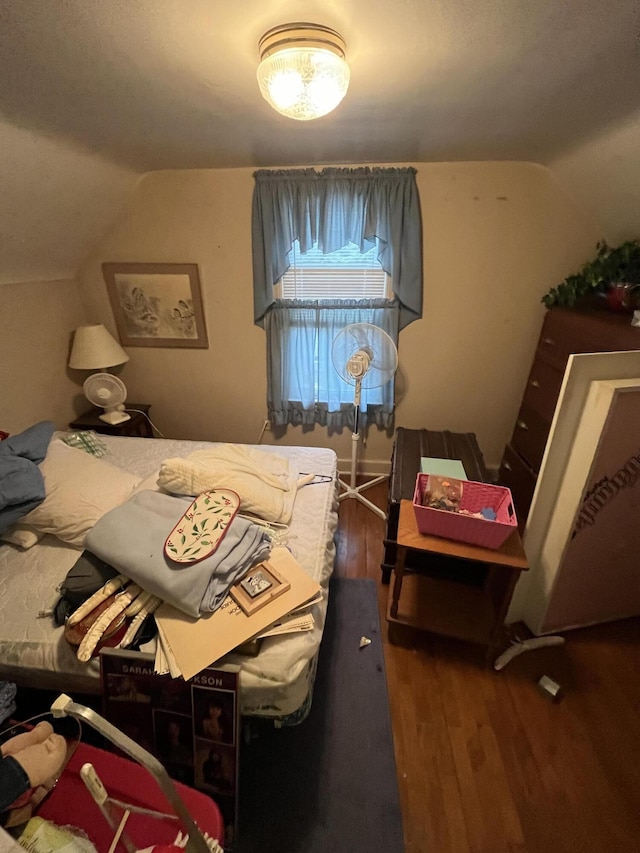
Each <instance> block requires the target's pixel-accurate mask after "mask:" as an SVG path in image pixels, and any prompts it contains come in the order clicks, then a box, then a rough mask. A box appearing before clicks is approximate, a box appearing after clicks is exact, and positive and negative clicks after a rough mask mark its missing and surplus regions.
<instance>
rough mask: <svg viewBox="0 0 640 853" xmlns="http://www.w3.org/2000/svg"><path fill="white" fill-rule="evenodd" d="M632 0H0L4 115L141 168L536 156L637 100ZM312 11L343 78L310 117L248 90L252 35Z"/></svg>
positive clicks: (603, 123)
mask: <svg viewBox="0 0 640 853" xmlns="http://www.w3.org/2000/svg"><path fill="white" fill-rule="evenodd" d="M638 8H639V4H638V2H637V0H606V2H605V0H431V1H430V2H428V0H394V2H392V0H367V2H365V0H309V2H299V0H235V2H231V0H0V115H3V116H4V118H5V120H6V121H7V122H9V123H10V124H12V125H14V126H18V127H21V128H24V129H28V130H31V131H35V132H37V133H39V134H42V135H44V136H46V137H49V138H53V139H59V140H60V141H66V142H68V143H71V144H72V145H73V146H74V147H76V148H77V147H80V148H82V149H84V150H85V151H86V152H87V153H92V154H97V155H100V156H101V157H106V158H108V159H109V160H111V161H113V162H114V163H117V164H119V165H121V166H125V167H127V168H131V169H134V170H135V171H138V172H143V171H148V170H154V169H186V168H224V167H237V166H251V167H253V166H277V165H285V164H286V165H299V164H311V163H355V162H357V163H363V162H373V163H383V162H428V161H451V160H500V159H518V160H532V161H536V162H540V163H548V162H550V161H551V160H553V159H554V158H558V157H561V156H562V155H563V154H564V153H565V152H567V151H568V150H570V149H572V148H574V147H576V146H577V145H580V144H583V143H585V142H587V141H588V139H589V138H591V137H593V136H597V135H598V134H599V133H601V132H602V131H603V129H604V128H606V127H608V126H614V125H616V124H617V123H621V122H624V120H625V119H626V118H627V117H628V116H630V115H631V114H632V113H634V112H637V111H638V109H639V108H640V85H639V84H640V74H639V71H640V60H639V52H638V41H637V38H638ZM291 21H312V22H316V23H321V24H326V25H327V26H330V27H333V28H334V29H337V30H338V31H339V32H340V33H341V34H342V35H343V37H344V38H345V40H346V42H347V60H348V62H349V64H350V66H351V86H350V89H349V92H348V93H347V96H346V98H345V99H344V101H343V102H342V104H341V105H340V106H339V107H338V109H337V110H336V111H335V112H334V113H332V114H330V115H328V116H326V117H324V118H321V119H317V120H316V121H313V122H295V121H292V120H290V119H287V118H284V117H283V116H280V115H278V114H277V113H275V112H274V111H273V110H272V109H271V108H270V107H269V106H268V105H267V104H266V102H264V101H263V100H262V98H261V96H260V94H259V91H258V87H257V83H256V79H255V69H256V66H257V62H258V51H257V43H258V39H259V37H260V36H261V35H262V33H263V32H265V31H266V30H267V29H269V28H270V27H272V26H275V25H277V24H282V23H287V22H291Z"/></svg>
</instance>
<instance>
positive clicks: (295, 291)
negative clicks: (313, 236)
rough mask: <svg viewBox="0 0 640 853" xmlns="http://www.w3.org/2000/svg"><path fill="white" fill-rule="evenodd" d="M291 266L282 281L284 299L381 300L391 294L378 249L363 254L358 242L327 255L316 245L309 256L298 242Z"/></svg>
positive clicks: (291, 258)
mask: <svg viewBox="0 0 640 853" xmlns="http://www.w3.org/2000/svg"><path fill="white" fill-rule="evenodd" d="M289 261H290V263H291V267H290V268H289V270H288V271H287V272H286V273H285V274H284V276H283V277H282V279H281V281H280V285H281V296H282V298H283V299H379V298H384V297H385V296H386V295H387V287H388V284H387V274H386V273H385V271H384V270H383V269H382V267H381V266H380V263H379V262H378V259H377V257H376V253H375V247H372V248H371V249H369V251H367V252H364V253H361V252H360V250H359V249H358V247H357V246H356V245H355V243H349V244H348V245H347V246H344V247H343V248H342V249H339V250H338V251H337V252H330V253H329V254H326V255H325V254H323V253H322V252H321V251H319V249H318V247H317V245H314V246H313V248H312V249H310V250H309V251H308V252H306V253H305V254H302V253H301V252H300V245H299V243H298V241H297V240H296V242H295V243H294V244H293V247H292V249H291V252H290V253H289Z"/></svg>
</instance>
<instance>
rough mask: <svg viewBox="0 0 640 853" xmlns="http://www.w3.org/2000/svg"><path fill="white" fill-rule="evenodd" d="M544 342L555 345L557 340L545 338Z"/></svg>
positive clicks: (549, 345)
mask: <svg viewBox="0 0 640 853" xmlns="http://www.w3.org/2000/svg"><path fill="white" fill-rule="evenodd" d="M542 343H543V344H546V345H547V346H548V347H554V346H555V345H556V342H555V341H554V340H553V338H543V339H542Z"/></svg>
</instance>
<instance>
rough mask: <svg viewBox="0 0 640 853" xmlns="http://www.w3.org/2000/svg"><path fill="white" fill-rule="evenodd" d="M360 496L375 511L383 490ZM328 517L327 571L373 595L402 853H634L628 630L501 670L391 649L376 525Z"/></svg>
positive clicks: (635, 791) (634, 750) (634, 628)
mask: <svg viewBox="0 0 640 853" xmlns="http://www.w3.org/2000/svg"><path fill="white" fill-rule="evenodd" d="M366 496H367V497H368V498H369V499H371V500H373V502H374V503H376V504H377V505H378V506H381V507H384V506H385V502H386V497H387V485H386V483H383V484H380V485H379V486H375V487H373V488H372V489H370V490H367V493H366ZM339 515H340V521H339V527H338V531H337V534H336V546H337V556H336V565H335V571H336V573H337V574H338V575H340V576H346V577H370V578H374V579H375V580H376V584H377V589H378V606H379V612H380V618H381V625H382V636H381V640H382V643H383V649H384V655H385V665H386V673H387V683H388V690H389V705H390V711H391V719H392V725H393V732H394V743H395V750H396V766H397V775H398V785H399V791H400V800H401V806H402V814H403V822H404V835H405V848H406V851H407V853H478V852H479V851H481V852H482V853H485V851H486V853H502V851H505V853H550V851H553V853H578V851H579V853H586V852H587V851H588V853H600V851H602V853H632V851H633V853H638V851H640V841H639V839H640V678H639V677H638V673H639V672H640V618H633V619H626V620H621V621H619V622H615V623H610V624H608V625H597V626H593V627H591V628H585V629H579V630H574V631H569V632H566V635H565V636H566V644H565V645H564V646H558V647H553V648H546V649H539V650H537V651H535V652H528V653H525V654H523V655H521V656H519V657H517V658H515V659H513V660H512V661H511V662H510V663H509V664H508V665H507V667H506V668H505V669H504V670H502V671H501V672H496V671H495V670H493V669H492V667H490V666H486V665H485V662H484V651H483V649H482V647H480V646H474V645H472V644H470V643H464V642H462V641H457V640H452V639H447V638H442V637H436V636H435V635H431V634H428V633H426V632H415V631H412V630H411V629H405V628H402V631H401V633H400V635H397V636H396V638H395V639H396V640H397V642H399V643H401V644H400V645H398V644H395V643H392V642H390V639H389V634H388V631H387V626H386V605H387V597H388V590H389V587H388V586H385V585H383V584H382V583H381V580H380V562H381V559H382V553H383V549H382V538H383V537H384V529H385V525H384V522H382V520H381V519H379V518H378V516H377V515H375V514H374V513H373V512H371V511H370V510H369V509H367V508H366V507H364V506H363V505H362V504H360V502H359V501H356V500H355V499H347V500H345V501H343V502H342V503H341V504H340V511H339ZM394 627H397V626H394ZM401 627H402V626H401ZM545 674H546V675H548V676H549V677H551V678H553V679H554V680H555V681H557V682H558V683H559V684H560V685H561V687H562V698H561V700H560V701H559V702H557V703H554V702H551V701H550V700H549V699H547V698H545V696H543V695H542V693H541V692H540V690H539V689H538V687H537V683H538V681H539V679H540V677H541V676H542V675H545Z"/></svg>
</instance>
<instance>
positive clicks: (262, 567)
mask: <svg viewBox="0 0 640 853" xmlns="http://www.w3.org/2000/svg"><path fill="white" fill-rule="evenodd" d="M290 587H291V584H290V582H289V581H288V580H287V579H286V578H285V577H283V576H282V575H281V574H280V572H278V571H277V569H275V568H274V566H272V565H271V563H270V562H268V561H264V562H262V563H258V564H257V565H256V566H254V567H253V568H252V569H250V570H249V571H248V572H247V573H246V574H245V575H244V576H243V577H242V578H241V579H240V580H239V581H236V582H235V583H234V584H233V586H231V587H230V589H229V595H230V596H231V598H232V599H233V600H234V601H235V602H236V604H238V605H239V606H240V607H241V608H242V610H243V611H244V612H245V613H246V615H247V616H251V614H252V613H255V612H256V610H260V608H261V607H264V605H265V604H268V603H269V602H270V601H273V599H274V598H277V597H278V596H279V595H282V593H283V592H286V591H287V590H288V589H289V588H290Z"/></svg>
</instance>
